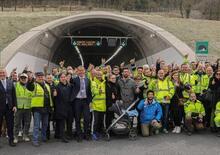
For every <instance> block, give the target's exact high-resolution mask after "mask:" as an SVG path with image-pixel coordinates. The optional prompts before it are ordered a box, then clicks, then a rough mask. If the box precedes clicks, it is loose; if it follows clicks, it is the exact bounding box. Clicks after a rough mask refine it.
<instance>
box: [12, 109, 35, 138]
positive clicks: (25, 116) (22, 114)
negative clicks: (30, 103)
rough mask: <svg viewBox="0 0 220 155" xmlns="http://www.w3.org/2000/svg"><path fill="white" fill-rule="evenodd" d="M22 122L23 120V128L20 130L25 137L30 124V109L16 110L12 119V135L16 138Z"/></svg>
mask: <svg viewBox="0 0 220 155" xmlns="http://www.w3.org/2000/svg"><path fill="white" fill-rule="evenodd" d="M22 120H24V126H23V128H22V130H23V133H24V135H25V136H28V135H29V129H30V123H31V110H30V109H18V111H17V112H16V113H15V118H14V135H15V136H16V137H17V136H18V133H19V130H20V129H21V124H22Z"/></svg>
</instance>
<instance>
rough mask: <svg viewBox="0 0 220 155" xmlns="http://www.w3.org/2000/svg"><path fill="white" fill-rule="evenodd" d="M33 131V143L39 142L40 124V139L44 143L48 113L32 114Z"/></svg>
mask: <svg viewBox="0 0 220 155" xmlns="http://www.w3.org/2000/svg"><path fill="white" fill-rule="evenodd" d="M33 114H34V129H33V140H32V141H33V143H38V142H39V130H40V123H42V124H41V139H42V140H43V141H45V140H46V139H47V126H48V117H49V113H39V112H34V113H33Z"/></svg>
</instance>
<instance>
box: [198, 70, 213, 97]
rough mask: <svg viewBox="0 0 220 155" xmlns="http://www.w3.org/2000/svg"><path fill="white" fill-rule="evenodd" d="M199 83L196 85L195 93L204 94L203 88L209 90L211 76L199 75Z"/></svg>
mask: <svg viewBox="0 0 220 155" xmlns="http://www.w3.org/2000/svg"><path fill="white" fill-rule="evenodd" d="M197 77H198V78H197V81H198V83H197V85H196V90H195V93H197V94H202V93H203V90H207V89H208V87H209V80H210V78H211V77H209V76H208V75H207V74H205V75H202V76H199V75H197Z"/></svg>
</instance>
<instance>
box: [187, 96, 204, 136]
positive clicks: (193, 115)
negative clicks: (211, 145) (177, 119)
mask: <svg viewBox="0 0 220 155" xmlns="http://www.w3.org/2000/svg"><path fill="white" fill-rule="evenodd" d="M184 111H185V125H186V127H187V130H188V135H191V134H192V132H193V131H194V130H195V131H196V130H201V129H204V125H203V117H204V116H205V109H204V106H203V105H202V103H201V102H200V101H199V100H197V98H196V94H195V93H191V94H190V99H189V100H188V101H187V102H186V103H185V105H184Z"/></svg>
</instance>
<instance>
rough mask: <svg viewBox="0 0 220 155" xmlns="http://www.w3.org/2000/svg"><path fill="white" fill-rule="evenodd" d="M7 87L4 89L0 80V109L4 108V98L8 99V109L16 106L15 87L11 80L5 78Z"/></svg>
mask: <svg viewBox="0 0 220 155" xmlns="http://www.w3.org/2000/svg"><path fill="white" fill-rule="evenodd" d="M6 83H7V86H6V87H7V89H6V90H5V88H4V86H3V85H2V82H1V81H0V111H3V110H5V109H4V108H5V106H4V105H5V104H6V99H7V101H8V106H9V109H10V110H11V109H12V108H13V107H15V106H17V99H16V93H15V87H14V84H13V82H12V81H10V80H8V79H7V80H6Z"/></svg>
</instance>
